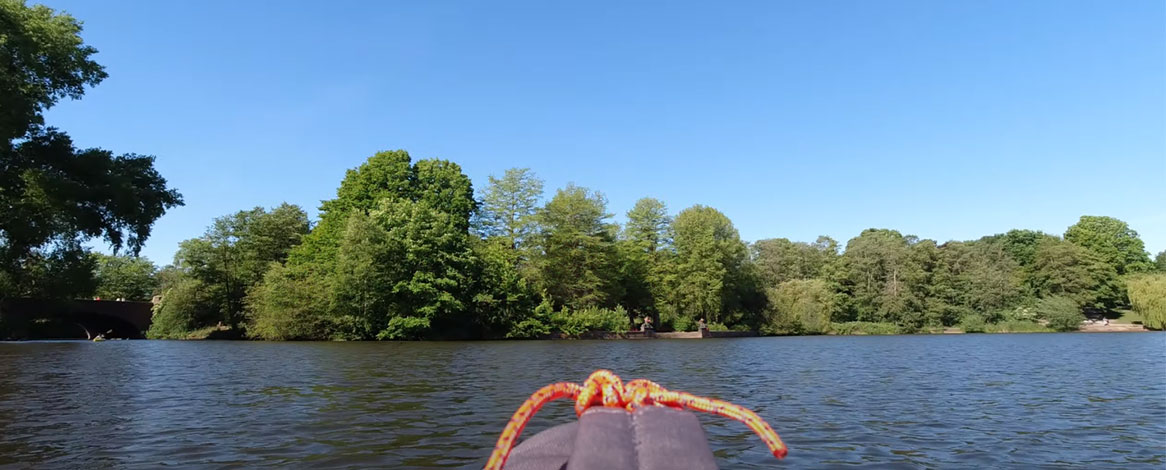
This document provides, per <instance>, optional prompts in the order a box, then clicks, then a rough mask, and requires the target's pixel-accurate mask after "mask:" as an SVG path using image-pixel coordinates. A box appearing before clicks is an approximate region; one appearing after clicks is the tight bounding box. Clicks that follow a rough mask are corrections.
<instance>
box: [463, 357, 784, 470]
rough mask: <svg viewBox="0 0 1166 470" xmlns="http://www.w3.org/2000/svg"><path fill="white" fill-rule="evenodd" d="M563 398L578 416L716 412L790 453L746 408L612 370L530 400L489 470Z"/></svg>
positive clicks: (780, 453)
mask: <svg viewBox="0 0 1166 470" xmlns="http://www.w3.org/2000/svg"><path fill="white" fill-rule="evenodd" d="M559 398H570V399H573V400H575V414H576V415H578V416H582V415H583V412H584V411H587V409H588V408H590V407H592V406H604V407H609V408H624V409H626V410H628V411H629V412H630V411H635V409H636V408H639V407H641V406H668V407H672V408H680V409H686V410H695V411H703V412H705V413H712V414H715V415H720V416H724V417H726V418H729V419H733V420H736V421H740V422H742V423H745V425H746V426H749V429H751V430H753V432H754V433H756V434H757V435H758V436H759V437H761V440H762V441H764V442H765V445H766V446H768V447H769V451H770V452H773V455H774V456H775V457H777V458H779V459H780V458H782V457H785V454H786V453H787V452H788V450H787V449H786V447H785V443H783V442H781V438H780V437H778V435H777V433H776V432H774V431H773V428H771V427H769V424H768V423H766V422H765V420H763V419H761V418H760V417H759V416H757V414H756V413H754V412H752V411H749V410H748V409H746V408H743V407H741V406H738V405H734V404H732V403H729V402H727V401H721V400H717V399H714V398H705V397H699V396H696V395H692V394H689V393H684V392H673V391H671V390H668V389H665V388H664V387H661V386H660V385H659V384H657V383H655V382H652V381H650V380H644V379H637V380H632V381H630V382H628V383H627V384H624V383H623V381H622V380H620V378H619V376H617V375H615V374H614V373H612V372H611V371H609V370H602V369H600V370H597V371H595V372H592V373H591V376H590V377H587V380H586V381H584V382H583V385H579V384H576V383H571V382H559V383H553V384H550V385H547V386H545V387H543V388H540V389H539V390H538V391H537V392H534V394H533V395H531V396H530V398H528V399H526V401H525V402H523V403H522V406H520V407H518V410H517V411H515V412H514V416H512V417H510V422H509V423H507V424H506V428H505V429H503V430H502V435H501V436H498V443H497V444H495V445H494V452H493V453H491V454H490V460H488V461H486V468H485V470H502V468H503V467H504V466H505V465H506V459H507V458H508V457H509V456H510V451H511V450H512V449H513V448H514V442H515V441H517V440H518V437H519V436H520V435H521V434H522V430H523V429H524V428H526V424H527V423H529V422H530V418H531V417H533V416H534V414H535V413H537V412H538V410H539V409H540V408H542V407H543V405H546V404H547V403H549V402H551V401H554V400H557V399H559Z"/></svg>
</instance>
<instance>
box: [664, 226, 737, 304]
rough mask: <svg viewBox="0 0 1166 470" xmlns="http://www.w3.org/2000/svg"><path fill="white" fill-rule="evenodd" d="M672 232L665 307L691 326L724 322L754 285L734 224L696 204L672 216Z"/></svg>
mask: <svg viewBox="0 0 1166 470" xmlns="http://www.w3.org/2000/svg"><path fill="white" fill-rule="evenodd" d="M672 233H673V237H674V240H673V246H674V249H675V256H673V257H672V261H671V263H670V264H671V265H670V266H669V270H668V273H667V277H666V279H665V284H666V285H667V286H668V287H667V291H666V292H665V298H664V300H663V303H664V304H665V307H666V308H667V309H668V310H669V311H670V312H672V314H674V315H675V316H677V317H679V318H682V319H687V320H690V321H694V320H696V319H698V318H705V319H706V321H708V322H723V321H725V320H727V319H726V318H725V317H726V316H727V314H731V313H734V312H741V311H742V309H743V307H744V306H745V303H746V302H745V298H746V297H747V296H748V291H749V290H751V289H755V288H756V285H755V284H754V283H752V279H751V278H749V277H748V275H749V274H751V273H749V272H748V267H747V263H748V248H747V247H746V245H745V243H744V242H742V241H741V238H740V236H739V235H738V233H737V229H736V228H734V227H733V223H732V221H730V220H729V218H728V217H726V216H725V214H722V213H721V212H720V211H718V210H716V209H713V208H711V207H706V206H701V205H696V206H693V207H690V208H688V209H685V210H683V211H681V212H680V213H679V214H677V215H676V219H675V220H674V221H673V222H672ZM745 285H747V287H748V289H743V288H742V287H744V286H745Z"/></svg>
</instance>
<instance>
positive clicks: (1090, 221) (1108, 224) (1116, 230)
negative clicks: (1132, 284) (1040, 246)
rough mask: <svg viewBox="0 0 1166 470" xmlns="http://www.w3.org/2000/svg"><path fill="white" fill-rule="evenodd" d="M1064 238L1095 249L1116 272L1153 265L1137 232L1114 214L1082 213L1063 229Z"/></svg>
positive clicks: (1144, 268) (1138, 270)
mask: <svg viewBox="0 0 1166 470" xmlns="http://www.w3.org/2000/svg"><path fill="white" fill-rule="evenodd" d="M1065 240H1068V241H1070V242H1073V243H1075V244H1077V245H1079V246H1081V247H1084V248H1087V249H1089V250H1090V251H1092V252H1094V253H1096V254H1097V255H1098V256H1100V257H1101V260H1102V261H1105V262H1106V263H1108V264H1109V265H1110V266H1112V267H1113V269H1114V270H1115V271H1117V273H1118V274H1119V275H1120V274H1128V273H1136V272H1144V271H1149V270H1151V269H1153V265H1152V264H1151V262H1150V255H1149V254H1148V253H1146V245H1145V244H1144V243H1143V242H1142V239H1141V238H1139V237H1138V232H1135V231H1134V230H1133V229H1131V228H1130V226H1129V225H1128V224H1126V223H1125V222H1122V221H1120V220H1117V219H1115V218H1113V217H1100V216H1093V215H1083V216H1081V220H1080V221H1078V222H1077V223H1076V224H1073V225H1072V226H1070V227H1069V229H1068V230H1066V231H1065Z"/></svg>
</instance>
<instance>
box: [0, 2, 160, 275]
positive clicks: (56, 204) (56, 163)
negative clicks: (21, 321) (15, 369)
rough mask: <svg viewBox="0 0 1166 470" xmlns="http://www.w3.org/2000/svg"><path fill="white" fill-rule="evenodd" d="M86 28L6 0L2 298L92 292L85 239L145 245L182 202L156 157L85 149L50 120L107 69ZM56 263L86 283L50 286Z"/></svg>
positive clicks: (0, 17) (116, 246)
mask: <svg viewBox="0 0 1166 470" xmlns="http://www.w3.org/2000/svg"><path fill="white" fill-rule="evenodd" d="M80 33H81V25H80V22H78V21H77V20H75V19H74V18H72V17H71V16H69V15H66V14H63V13H58V12H55V11H53V10H52V9H50V8H47V7H44V6H40V5H37V6H28V5H26V4H25V3H24V2H23V1H15V0H3V1H0V207H4V208H5V210H4V211H0V272H2V273H3V274H2V275H0V289H2V290H0V297H2V296H4V295H25V296H52V297H76V296H81V295H84V294H85V293H86V291H91V290H92V285H93V282H92V281H93V280H92V279H87V280H82V279H80V278H78V277H76V276H77V275H78V273H84V272H91V271H92V265H90V264H87V263H88V260H89V257H88V256H87V255H86V254H85V251H86V249H84V248H82V247H81V246H82V244H83V243H84V242H85V241H87V240H89V239H92V238H97V237H100V238H102V239H103V240H104V241H106V242H107V243H108V244H109V245H110V246H111V247H112V248H113V250H114V252H118V251H120V250H121V249H122V248H128V250H129V252H130V253H131V254H137V253H138V251H139V250H140V249H141V247H142V244H143V243H145V241H146V239H147V238H148V237H149V236H150V230H151V227H152V226H153V223H154V221H156V220H157V219H158V218H159V217H161V216H162V215H163V214H164V213H165V212H166V211H167V210H168V209H170V208H173V207H175V206H179V205H182V197H181V195H179V194H178V192H177V191H175V190H173V189H170V188H168V187H167V186H166V180H165V179H164V178H163V177H162V176H161V175H160V174H159V173H158V172H157V170H155V168H154V157H151V156H143V155H137V154H125V155H120V156H115V155H114V154H113V153H112V152H110V151H107V150H102V149H97V148H90V149H78V148H76V147H75V146H74V144H73V141H72V139H70V138H69V136H68V135H66V134H65V133H64V132H61V131H59V130H57V129H54V128H51V127H45V126H44V117H43V113H44V111H45V110H46V109H48V108H50V107H51V106H53V105H54V104H56V103H57V102H58V101H59V100H61V99H64V98H72V99H77V98H80V97H81V96H82V95H83V94H84V92H85V88H86V87H87V86H93V85H96V84H97V83H99V82H100V81H101V80H102V79H104V78H105V76H106V74H105V72H104V70H103V69H102V67H101V66H100V65H99V64H97V63H96V62H94V61H93V60H92V59H91V56H92V55H93V54H94V53H96V50H95V49H94V48H93V47H92V46H89V45H86V44H85V43H84V41H83V40H82V39H81V37H80ZM49 272H53V273H57V274H55V276H69V278H70V279H71V284H73V285H75V286H77V287H74V288H46V282H47V281H48V280H47V279H44V278H41V277H39V276H42V275H43V274H44V273H49ZM82 277H83V276H82ZM58 278H61V277H58ZM86 286H87V287H86Z"/></svg>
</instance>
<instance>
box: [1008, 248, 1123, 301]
mask: <svg viewBox="0 0 1166 470" xmlns="http://www.w3.org/2000/svg"><path fill="white" fill-rule="evenodd" d="M1027 280H1028V283H1029V285H1030V286H1031V288H1032V290H1033V293H1035V294H1036V295H1037V296H1038V297H1040V298H1048V297H1061V296H1063V297H1067V298H1071V299H1073V300H1074V301H1076V302H1077V303H1078V304H1079V305H1080V306H1081V307H1083V308H1087V309H1095V310H1106V309H1111V308H1114V307H1115V306H1117V305H1118V304H1119V303H1121V302H1122V298H1123V295H1122V292H1121V288H1120V286H1119V285H1118V280H1117V272H1116V271H1115V270H1114V268H1113V266H1111V265H1110V264H1109V263H1106V262H1105V260H1104V259H1102V258H1101V257H1100V256H1099V255H1097V254H1096V253H1095V252H1093V251H1091V250H1088V249H1086V248H1084V247H1081V246H1080V245H1077V244H1075V243H1070V242H1068V241H1065V240H1060V239H1055V238H1054V239H1046V240H1042V241H1041V242H1040V243H1039V244H1038V245H1037V250H1036V256H1034V258H1033V264H1032V266H1030V267H1029V269H1028V274H1027Z"/></svg>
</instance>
